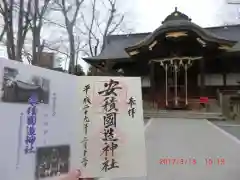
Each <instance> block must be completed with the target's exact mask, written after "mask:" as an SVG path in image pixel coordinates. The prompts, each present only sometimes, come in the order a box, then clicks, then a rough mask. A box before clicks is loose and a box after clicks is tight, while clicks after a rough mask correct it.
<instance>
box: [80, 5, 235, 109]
mask: <svg viewBox="0 0 240 180" xmlns="http://www.w3.org/2000/svg"><path fill="white" fill-rule="evenodd" d="M84 60H85V61H86V62H87V63H89V64H91V65H92V66H94V67H96V68H97V69H98V71H99V72H101V73H102V74H105V75H115V76H138V77H141V78H142V93H143V101H144V104H145V105H146V104H148V105H149V106H151V107H152V108H158V109H165V108H167V109H198V108H200V106H199V98H200V97H207V98H208V99H209V100H218V93H219V92H221V91H224V90H237V89H239V87H240V85H239V83H240V25H229V26H220V27H210V28H202V27H200V26H198V25H197V24H195V23H193V22H192V21H191V19H190V18H189V17H188V16H187V15H185V14H183V13H181V12H179V11H178V10H177V8H175V11H174V12H173V13H171V14H170V15H169V16H167V17H166V18H165V19H164V21H163V22H162V24H161V25H160V26H159V27H158V28H157V29H156V30H155V31H153V32H151V33H138V34H128V35H110V36H108V37H107V40H106V43H105V44H104V47H103V50H102V52H101V53H100V54H99V55H98V56H95V57H87V58H84Z"/></svg>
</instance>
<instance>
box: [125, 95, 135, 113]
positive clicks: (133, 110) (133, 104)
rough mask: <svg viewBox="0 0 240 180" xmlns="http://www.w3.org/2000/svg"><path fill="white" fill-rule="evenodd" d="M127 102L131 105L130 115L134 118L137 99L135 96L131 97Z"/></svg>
mask: <svg viewBox="0 0 240 180" xmlns="http://www.w3.org/2000/svg"><path fill="white" fill-rule="evenodd" d="M127 104H128V105H129V108H128V115H129V116H130V117H132V118H134V116H135V113H136V99H135V98H134V97H130V98H129V99H128V102H127Z"/></svg>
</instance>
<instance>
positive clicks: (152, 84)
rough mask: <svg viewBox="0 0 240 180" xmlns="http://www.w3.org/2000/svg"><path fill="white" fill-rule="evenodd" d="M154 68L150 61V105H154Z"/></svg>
mask: <svg viewBox="0 0 240 180" xmlns="http://www.w3.org/2000/svg"><path fill="white" fill-rule="evenodd" d="M154 68H155V63H154V62H153V61H151V63H150V85H151V90H150V97H151V99H152V103H153V105H154V98H155V97H154V96H155V78H154Z"/></svg>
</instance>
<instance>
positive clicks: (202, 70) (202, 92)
mask: <svg viewBox="0 0 240 180" xmlns="http://www.w3.org/2000/svg"><path fill="white" fill-rule="evenodd" d="M205 58H206V57H203V58H202V59H200V60H199V61H200V62H199V63H200V96H205V61H206V59H205Z"/></svg>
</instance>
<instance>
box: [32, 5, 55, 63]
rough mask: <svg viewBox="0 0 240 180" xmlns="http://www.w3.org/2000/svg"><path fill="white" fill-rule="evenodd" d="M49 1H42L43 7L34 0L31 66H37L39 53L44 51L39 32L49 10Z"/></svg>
mask: <svg viewBox="0 0 240 180" xmlns="http://www.w3.org/2000/svg"><path fill="white" fill-rule="evenodd" d="M50 2H51V0H44V2H43V5H42V6H40V5H39V0H34V8H33V9H34V10H33V12H32V24H31V29H32V64H33V65H36V64H38V62H39V60H40V57H41V53H42V51H43V49H44V44H45V41H44V40H43V42H42V43H41V30H42V28H43V21H44V15H45V14H46V13H47V11H48V10H49V9H48V7H49V5H50Z"/></svg>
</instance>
